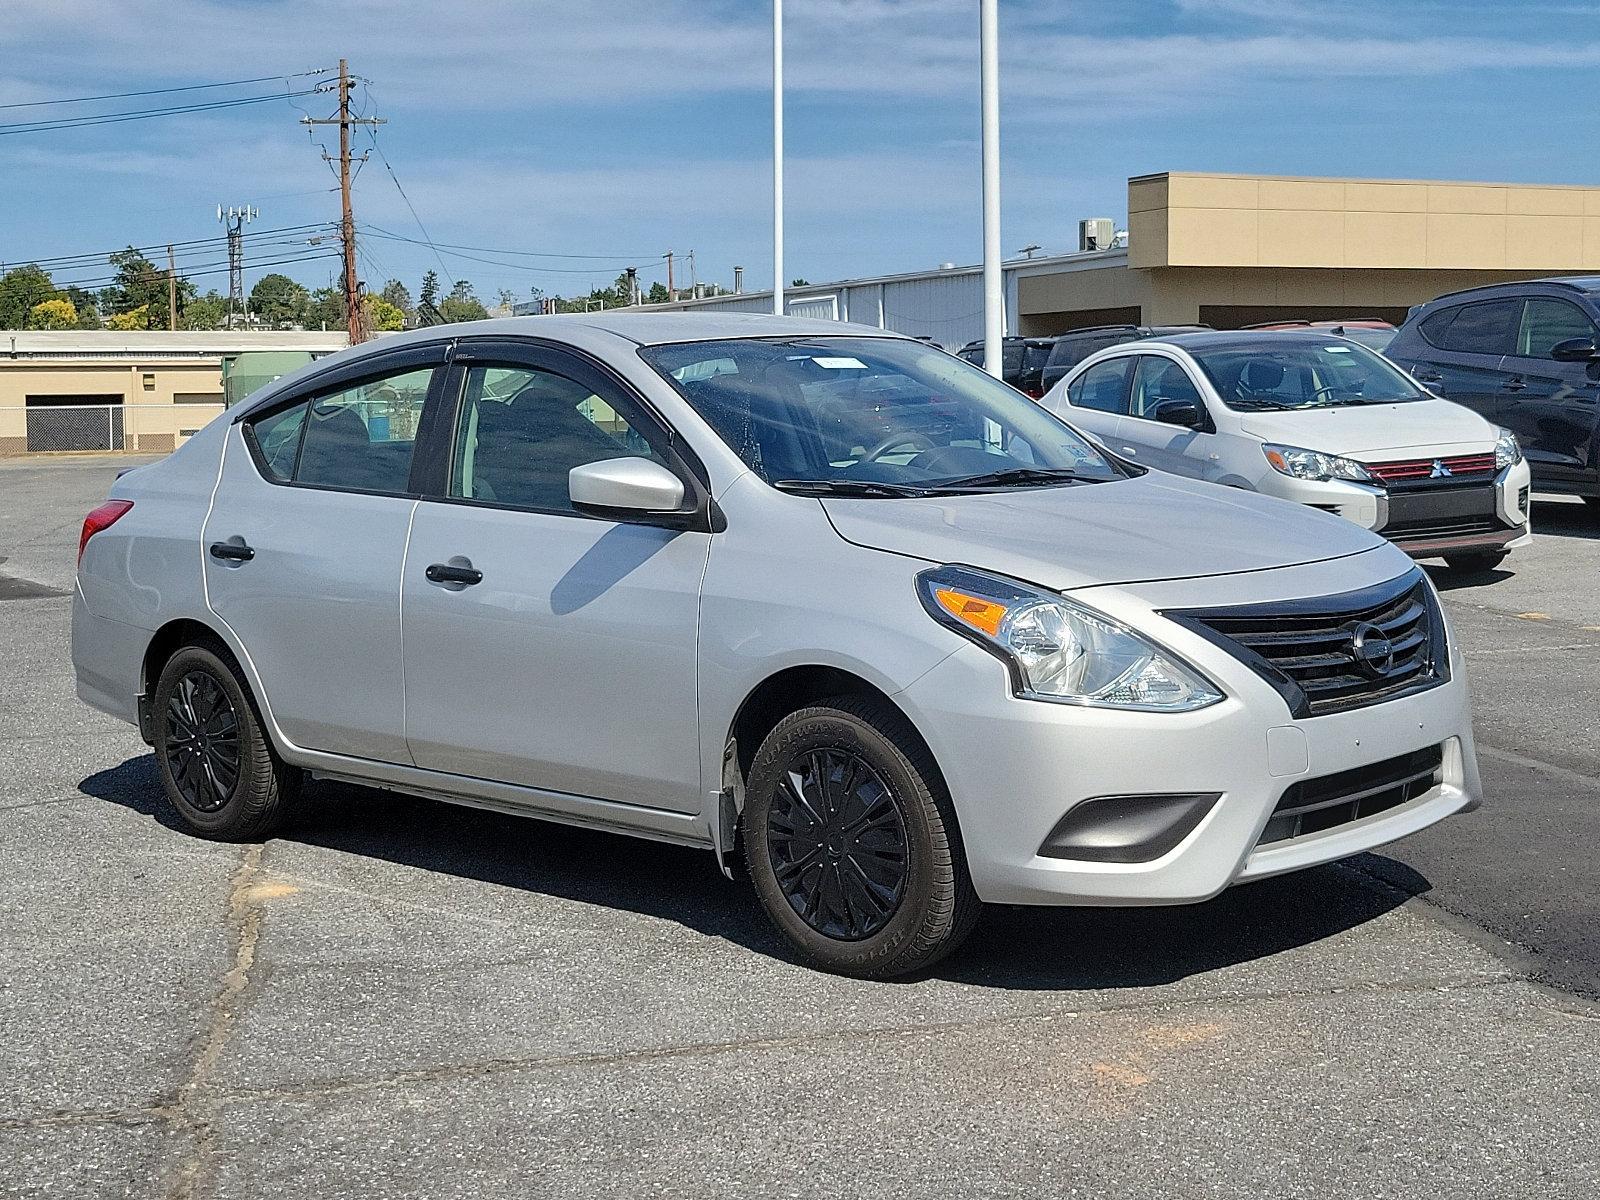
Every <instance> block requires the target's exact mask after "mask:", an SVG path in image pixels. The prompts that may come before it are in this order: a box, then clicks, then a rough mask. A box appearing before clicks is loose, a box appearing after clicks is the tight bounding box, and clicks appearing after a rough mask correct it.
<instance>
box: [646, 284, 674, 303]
mask: <svg viewBox="0 0 1600 1200" xmlns="http://www.w3.org/2000/svg"><path fill="white" fill-rule="evenodd" d="M670 298H671V297H669V296H668V295H667V285H666V284H664V283H652V284H651V285H650V290H649V291H648V292H646V293H645V294H644V302H645V303H646V304H665V303H666V302H667V301H668V300H669V299H670Z"/></svg>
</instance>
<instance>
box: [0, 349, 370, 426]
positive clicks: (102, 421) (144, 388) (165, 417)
mask: <svg viewBox="0 0 1600 1200" xmlns="http://www.w3.org/2000/svg"><path fill="white" fill-rule="evenodd" d="M345 344H346V338H345V335H344V334H342V333H300V332H285V333H267V332H258V331H240V332H231V333H229V332H193V333H189V332H178V333H167V332H154V331H152V332H136V333H114V332H109V331H101V330H95V331H80V330H61V331H49V332H44V331H36V330H25V331H16V332H11V331H3V330H0V455H14V454H23V453H38V452H48V451H83V450H128V451H138V452H142V453H149V452H155V453H161V452H164V451H169V450H172V449H173V448H174V447H175V446H177V445H178V444H179V443H180V442H182V441H183V439H184V438H185V437H187V436H189V435H190V434H192V433H194V432H195V431H196V430H197V429H199V428H200V427H201V426H202V425H204V424H205V423H206V422H207V421H209V420H210V419H211V418H212V417H214V416H216V415H217V413H219V412H221V411H222V409H223V400H224V386H225V379H226V378H227V377H229V376H230V375H233V376H234V377H235V382H236V383H239V384H243V383H245V380H246V378H248V380H249V384H254V385H255V386H259V384H261V383H265V382H267V381H268V380H270V378H271V377H272V374H271V373H277V374H281V373H283V372H285V371H287V370H292V369H293V368H294V367H295V366H297V365H300V364H301V363H304V362H308V361H310V360H311V358H313V357H317V356H320V355H323V354H331V353H332V352H333V351H335V350H338V349H340V348H342V347H343V346H344V345H345ZM262 372H271V373H262ZM246 386H248V385H246ZM239 390H240V389H239V388H238V387H235V388H234V389H233V392H234V398H235V399H237V398H238V394H237V393H238V392H239Z"/></svg>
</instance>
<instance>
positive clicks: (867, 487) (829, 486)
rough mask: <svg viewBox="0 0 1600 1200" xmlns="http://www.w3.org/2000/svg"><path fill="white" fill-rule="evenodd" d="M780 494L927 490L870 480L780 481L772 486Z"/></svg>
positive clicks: (894, 493)
mask: <svg viewBox="0 0 1600 1200" xmlns="http://www.w3.org/2000/svg"><path fill="white" fill-rule="evenodd" d="M772 486H773V487H775V488H777V489H778V490H779V491H780V492H793V493H795V494H796V495H800V496H869V497H870V496H877V497H882V496H926V495H927V494H928V489H927V488H920V487H911V486H910V485H908V484H904V483H878V482H875V481H874V480H870V479H779V480H777V481H775V482H774V483H773V485H772Z"/></svg>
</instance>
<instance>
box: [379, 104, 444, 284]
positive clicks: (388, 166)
mask: <svg viewBox="0 0 1600 1200" xmlns="http://www.w3.org/2000/svg"><path fill="white" fill-rule="evenodd" d="M361 91H362V93H363V95H364V96H365V97H366V99H367V100H369V101H373V102H376V97H374V96H373V94H372V86H371V85H370V84H369V83H368V82H367V81H366V80H364V79H363V80H362V81H361ZM366 130H367V138H368V140H369V141H371V143H372V148H373V150H375V151H377V154H378V161H379V162H381V163H382V164H383V169H384V170H386V171H388V172H389V179H390V180H391V181H392V182H393V183H394V190H395V191H397V192H399V193H400V199H402V200H404V201H405V203H406V208H407V209H408V210H410V213H411V219H412V220H413V221H415V222H416V223H417V229H418V230H419V231H420V232H421V234H422V239H423V244H424V245H426V246H427V247H428V249H430V250H432V251H433V257H434V259H435V260H436V261H437V262H438V264H439V270H441V271H443V272H444V274H445V280H448V279H449V277H450V275H451V274H452V272H451V270H450V268H449V267H447V266H445V263H444V256H443V255H442V254H440V253H439V247H437V246H435V245H434V244H433V239H432V238H430V237H429V236H428V229H427V226H425V225H424V224H423V223H422V218H421V217H419V216H418V215H417V207H416V205H414V204H412V203H411V197H410V196H408V195H406V190H405V188H403V187H401V186H400V176H398V175H396V174H395V173H394V164H393V163H391V162H390V161H389V156H388V155H387V154H385V153H384V152H383V147H382V146H380V145H378V132H377V129H376V128H375V127H374V126H371V125H368V126H366ZM369 228H370V227H369ZM445 280H441V282H444V281H445Z"/></svg>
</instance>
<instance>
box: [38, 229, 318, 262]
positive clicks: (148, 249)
mask: <svg viewBox="0 0 1600 1200" xmlns="http://www.w3.org/2000/svg"><path fill="white" fill-rule="evenodd" d="M332 228H334V224H333V222H329V221H315V222H307V223H306V224H303V225H281V226H278V227H277V228H274V229H258V230H251V231H249V232H247V233H246V234H245V235H244V236H245V237H246V238H247V239H250V240H251V241H252V242H253V243H254V244H265V242H264V240H263V239H276V238H279V237H287V236H291V235H297V234H309V233H313V232H316V231H318V230H327V229H332ZM226 240H227V238H226V235H220V234H219V235H214V236H211V237H203V238H191V239H190V240H188V241H183V242H171V243H167V242H157V243H155V244H153V245H149V246H117V247H116V248H114V249H111V250H91V251H84V252H82V253H78V254H56V255H50V256H47V257H43V258H29V257H25V256H21V255H7V256H6V261H8V262H10V263H12V264H13V265H15V266H23V265H31V266H37V267H43V268H49V267H52V266H56V267H59V268H60V269H63V270H70V269H71V266H72V264H74V263H82V264H84V265H87V264H88V263H90V262H93V261H95V260H99V261H104V260H106V259H107V258H109V257H110V256H111V255H113V254H122V253H125V252H126V251H129V250H133V251H136V252H138V253H140V254H145V253H150V254H154V253H157V252H158V251H162V250H165V249H166V248H167V246H168V245H169V244H170V245H172V246H174V247H176V248H177V250H178V253H179V256H180V257H182V256H183V254H185V253H186V252H190V251H188V249H187V248H188V247H208V246H215V245H216V244H217V243H220V242H224V241H226Z"/></svg>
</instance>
